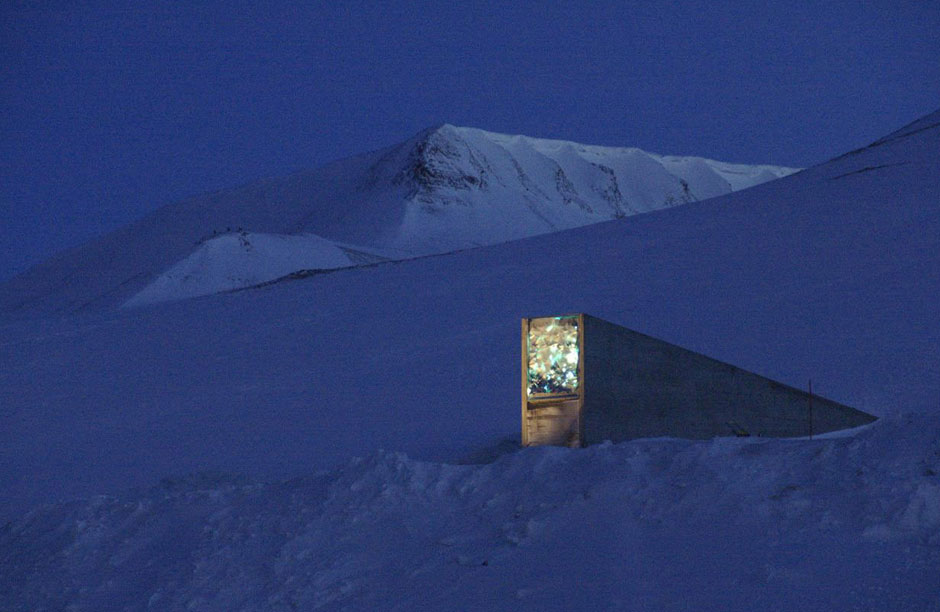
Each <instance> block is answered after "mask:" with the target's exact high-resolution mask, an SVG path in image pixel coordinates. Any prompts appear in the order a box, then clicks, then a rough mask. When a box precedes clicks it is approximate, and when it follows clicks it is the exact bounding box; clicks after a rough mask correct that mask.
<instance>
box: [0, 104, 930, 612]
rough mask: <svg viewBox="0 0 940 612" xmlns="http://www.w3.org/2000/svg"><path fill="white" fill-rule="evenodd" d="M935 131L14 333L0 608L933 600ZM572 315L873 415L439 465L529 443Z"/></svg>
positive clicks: (4, 386) (1, 406)
mask: <svg viewBox="0 0 940 612" xmlns="http://www.w3.org/2000/svg"><path fill="white" fill-rule="evenodd" d="M938 124H940V113H935V114H934V115H931V116H930V117H926V118H924V119H923V120H921V121H919V122H917V123H915V124H913V125H912V126H909V127H908V128H905V129H904V130H901V131H900V132H898V133H895V134H894V135H892V136H891V137H888V138H886V139H883V140H882V141H879V142H877V143H875V144H873V145H872V146H870V147H867V148H864V149H861V150H859V151H854V152H852V153H849V154H846V155H843V156H842V157H840V158H838V159H836V160H833V161H832V162H829V163H827V164H823V165H821V166H818V167H814V168H811V169H808V170H806V171H803V172H800V173H798V174H795V175H793V176H788V177H785V178H783V179H782V180H779V181H773V182H771V183H767V184H765V185H760V186H758V187H755V188H753V189H748V190H747V191H743V192H740V193H732V194H730V195H726V196H723V197H720V198H715V199H712V200H708V201H704V202H699V203H693V204H689V205H686V206H682V207H676V208H672V209H669V210H663V211H658V212H654V213H652V214H646V215H638V216H634V217H630V218H626V219H621V220H615V221H611V222H608V223H600V224H594V225H591V226H588V227H582V228H578V229H573V230H568V231H564V232H558V233H554V234H550V235H546V236H538V237H534V238H529V239H525V240H521V241H515V242H509V243H504V244H499V245H495V246H489V247H486V248H480V249H471V250H466V251H463V252H459V253H452V254H447V255H440V256H433V257H424V258H420V259H415V260H410V261H397V262H391V263H384V264H378V265H375V266H370V267H359V268H351V269H341V270H338V271H335V272H332V273H329V274H318V275H313V276H310V277H307V278H300V279H296V278H295V279H291V280H285V281H283V282H279V283H274V284H269V285H266V286H264V287H260V288H257V289H250V290H245V291H239V292H235V293H228V294H222V295H213V296H208V297H204V298H201V299H196V300H187V301H179V302H172V303H167V304H159V305H155V306H151V307H147V308H138V309H123V310H116V309H111V310H101V309H99V310H95V309H86V310H85V311H84V313H83V314H80V315H76V316H71V317H50V318H30V319H25V320H19V319H7V320H6V321H5V322H3V323H0V419H2V420H0V491H3V495H2V496H0V504H2V506H0V515H2V517H3V518H4V519H10V522H9V523H8V524H6V526H5V527H3V528H2V530H0V564H2V565H0V580H3V581H4V582H2V583H0V598H4V599H0V608H12V609H14V610H16V609H23V610H27V609H30V610H31V609H37V608H41V607H45V608H47V609H67V608H68V606H70V605H71V606H72V609H75V610H94V609H101V608H102V607H110V608H117V609H122V608H124V607H125V606H126V607H128V608H130V609H146V608H147V606H148V605H149V606H150V607H151V609H156V610H181V609H185V608H187V607H191V608H192V609H205V610H230V609H245V610H262V609H268V610H271V609H273V610H278V609H283V610H290V609H323V610H339V609H352V610H356V609H376V608H378V609H400V610H414V609H495V610H509V609H513V610H515V609H520V608H521V609H531V610H545V609H548V610H552V609H566V610H567V609H579V608H581V609H584V608H596V609H616V608H618V607H620V608H624V609H638V610H689V609H728V610H732V611H736V610H740V611H742V612H743V611H745V610H748V611H750V610H754V609H801V610H832V609H837V610H844V609H848V610H851V609H856V610H884V609H903V610H908V609H910V610H935V611H936V610H940V604H938V602H940V582H938V581H937V580H936V576H938V575H940V561H938V558H937V555H938V552H937V551H938V550H940V544H938V539H937V537H938V536H937V529H938V515H940V507H938V490H937V489H938V487H940V480H938V478H940V476H938V464H937V460H938V453H940V442H938V433H940V426H938V420H937V419H938V418H940V414H938V413H940V370H938V369H937V364H938V363H940V325H938V322H940V301H938V299H937V296H938V295H940V172H938V165H937V160H938V159H940V126H938ZM328 238H330V239H333V238H332V237H328ZM349 242H350V243H352V244H362V243H363V242H362V241H355V240H350V241H349ZM78 261H79V260H76V262H78ZM77 265H78V263H76V266H77ZM75 274H76V278H78V277H82V278H86V277H88V278H90V277H92V276H94V274H95V270H94V269H85V268H81V267H79V268H76V271H75ZM6 290H7V291H10V289H9V286H7V288H6ZM11 299H12V298H11ZM579 311H580V312H587V313H590V314H593V315H596V316H599V317H602V318H604V319H607V320H609V321H612V322H614V323H617V324H621V325H625V326H627V327H630V328H632V329H636V330H637V331H639V332H642V333H646V334H650V335H652V336H654V337H658V338H662V339H664V340H666V341H669V342H673V343H676V344H678V345H680V346H684V347H687V348H689V349H691V350H695V351H699V352H702V353H704V354H707V355H710V356H712V357H715V358H717V359H720V360H722V361H726V362H728V363H732V364H734V365H736V366H739V367H742V368H744V369H747V370H750V371H753V372H756V373H759V374H762V375H765V376H768V377H770V378H773V379H776V380H779V381H781V382H784V383H787V384H791V385H793V386H797V387H805V386H806V384H807V381H808V379H812V381H813V390H814V392H817V393H820V394H821V395H823V396H827V397H830V398H832V399H833V400H836V401H840V402H843V403H845V404H848V405H850V406H854V407H857V408H859V409H862V410H865V411H867V412H870V413H873V414H876V415H878V416H881V417H883V418H882V419H881V420H879V421H877V422H876V423H874V424H873V425H871V426H870V427H868V428H865V429H864V430H862V431H860V432H855V433H854V436H853V435H849V436H848V437H843V438H828V437H827V438H826V439H821V440H820V439H817V440H758V439H755V440H735V439H725V440H716V441H705V442H689V441H679V440H646V441H633V442H626V443H623V444H619V445H616V446H600V447H595V448H588V449H580V450H571V449H528V450H525V451H521V452H510V453H508V454H506V455H505V456H503V457H502V458H501V459H499V460H498V461H496V462H495V463H493V464H491V465H488V466H482V467H481V466H456V465H446V464H442V463H441V462H446V463H452V462H456V461H458V460H459V459H461V458H462V457H465V456H468V455H476V456H481V455H483V454H486V451H487V449H488V447H491V446H493V445H497V446H496V447H497V448H505V447H506V446H511V445H507V444H505V443H503V444H502V445H501V446H500V445H498V443H499V441H500V440H505V439H506V438H507V437H512V436H516V435H517V432H518V430H519V403H518V402H519V389H520V387H519V385H520V379H519V377H520V364H519V341H520V340H519V333H520V328H519V320H520V318H521V317H525V316H540V315H547V314H552V313H568V312H579ZM378 449H385V451H386V452H381V453H380V452H378ZM399 452H400V453H406V454H407V456H408V457H410V458H408V459H406V458H404V457H402V456H400V455H398V454H396V453H399ZM353 456H363V457H366V458H365V459H364V460H362V461H352V462H351V457H353ZM318 470H325V471H321V472H318ZM207 471H215V472H223V473H228V474H236V475H239V476H233V477H229V478H223V477H214V476H189V477H187V476H185V475H186V474H192V473H195V472H199V473H202V472H207ZM174 474H176V475H183V476H181V477H179V478H170V479H169V480H168V481H167V482H165V483H164V484H163V485H161V486H159V487H158V488H156V489H152V488H151V487H153V486H154V485H155V483H157V482H159V481H160V479H162V478H165V477H168V476H171V475H174ZM288 479H294V480H288ZM262 482H266V483H268V484H261V483H262ZM129 488H137V491H136V492H133V491H130V492H128V491H127V489H129ZM96 495H104V496H105V497H93V496H96ZM68 500H73V501H68ZM41 503H44V504H47V505H45V506H42V507H37V504H41ZM31 508H32V509H33V510H32V511H31V512H29V513H27V511H28V510H30V509H31ZM0 524H3V523H2V522H0Z"/></svg>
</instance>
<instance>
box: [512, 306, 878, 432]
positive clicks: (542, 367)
mask: <svg viewBox="0 0 940 612" xmlns="http://www.w3.org/2000/svg"><path fill="white" fill-rule="evenodd" d="M874 420H875V417H873V416H872V415H870V414H866V413H864V412H861V411H859V410H855V409H854V408H850V407H848V406H844V405H842V404H839V403H837V402H833V401H831V400H828V399H825V398H822V397H819V396H814V395H811V394H809V393H807V392H805V391H801V390H799V389H795V388H793V387H789V386H787V385H784V384H781V383H778V382H775V381H772V380H770V379H767V378H764V377H762V376H759V375H757V374H752V373H750V372H747V371H745V370H742V369H740V368H736V367H734V366H732V365H728V364H726V363H722V362H720V361H717V360H715V359H711V358H710V357H706V356H704V355H700V354H698V353H694V352H692V351H689V350H686V349H683V348H681V347H678V346H676V345H673V344H669V343H667V342H663V341H662V340H657V339H656V338H652V337H650V336H645V335H643V334H640V333H637V332H634V331H632V330H629V329H627V328H624V327H620V326H619V325H614V324H613V323H608V322H607V321H604V320H602V319H598V318H596V317H592V316H590V315H585V314H568V315H561V316H553V317H536V318H531V319H523V320H522V443H523V445H524V446H538V445H542V444H553V445H560V446H572V447H576V446H584V445H587V444H595V443H598V442H602V441H604V440H612V441H620V440H629V439H634V438H648V437H660V436H669V437H681V438H712V437H716V436H730V435H739V436H740V435H756V436H769V437H787V436H811V435H813V434H817V433H824V432H827V431H833V430H837V429H845V428H848V427H856V426H859V425H864V424H866V423H870V422H872V421H874Z"/></svg>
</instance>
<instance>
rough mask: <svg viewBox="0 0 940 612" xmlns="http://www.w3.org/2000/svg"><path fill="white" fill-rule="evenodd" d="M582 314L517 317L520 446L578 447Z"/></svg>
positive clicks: (581, 401)
mask: <svg viewBox="0 0 940 612" xmlns="http://www.w3.org/2000/svg"><path fill="white" fill-rule="evenodd" d="M582 329H583V321H582V317H581V315H563V316H559V317H540V318H535V319H523V320H522V372H523V374H522V444H523V445H524V446H540V445H543V444H551V445H555V446H572V447H575V446H580V445H581V412H582V408H583V406H584V396H583V394H582V384H581V382H582V380H583V376H582V372H583V369H584V362H583V359H582V352H581V344H582V342H581V331H582Z"/></svg>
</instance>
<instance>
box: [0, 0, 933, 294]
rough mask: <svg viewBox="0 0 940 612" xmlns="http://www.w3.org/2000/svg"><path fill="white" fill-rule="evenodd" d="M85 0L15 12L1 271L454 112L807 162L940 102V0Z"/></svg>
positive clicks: (542, 129) (1, 157)
mask: <svg viewBox="0 0 940 612" xmlns="http://www.w3.org/2000/svg"><path fill="white" fill-rule="evenodd" d="M75 4H77V3H67V2H61V3H60V2H48V3H46V2H35V3H34V2H18V3H15V2H14V3H10V2H4V3H3V6H2V7H0V79H2V85H0V111H2V112H0V235H2V237H3V243H4V244H3V248H2V249H0V280H2V279H6V278H9V277H10V276H11V275H13V274H15V273H17V272H20V271H22V270H24V269H25V268H26V267H27V266H29V265H32V264H34V263H37V262H38V261H39V260H41V259H43V258H45V257H48V256H49V255H51V254H53V253H54V252H56V251H58V250H60V249H62V248H65V247H69V246H74V245H76V244H80V243H82V242H85V241H87V240H89V239H91V238H93V237H95V236H96V235H99V234H101V233H104V232H106V231H109V230H112V229H115V228H117V227H119V226H121V225H124V224H126V223H127V222H129V221H132V220H134V219H136V218H138V217H140V216H142V215H143V214H145V213H147V212H149V211H151V210H153V209H155V208H157V207H159V206H161V205H163V204H166V203H169V202H172V201H174V200H178V199H180V198H182V197H185V196H187V195H193V194H196V193H199V192H203V191H209V190H213V189H218V188H221V187H228V186H234V185H237V184H241V183H245V182H248V181H250V180H253V179H256V178H262V177H265V176H272V175H282V174H286V173H289V172H291V171H293V170H297V169H300V168H309V167H315V166H318V165H321V164H323V163H325V162H328V161H330V160H333V159H337V158H340V157H343V156H347V155H350V154H354V153H358V152H361V151H365V150H371V149H376V148H379V147H382V146H386V145H389V144H393V143H395V142H398V141H400V140H403V139H405V138H407V137H409V136H411V135H413V134H414V133H415V132H417V131H418V130H420V129H422V128H425V127H427V126H430V125H433V124H437V123H441V122H449V123H454V124H457V125H469V126H474V127H480V128H484V129H488V130H493V131H498V132H509V133H522V134H527V135H530V136H541V137H547V138H563V139H568V140H575V141H580V142H585V143H592V144H608V145H624V146H638V147H641V148H643V149H647V150H650V151H655V152H659V153H671V154H691V155H702V156H706V157H713V158H716V159H721V160H726V161H737V162H753V163H777V164H784V165H797V166H802V165H810V164H814V163H818V162H821V161H824V160H826V159H828V158H830V157H832V156H834V155H837V154H839V153H842V152H845V151H846V150H849V149H852V148H855V147H859V146H863V145H865V144H868V143H869V142H870V141H872V140H874V139H876V138H878V137H880V136H882V135H884V134H885V133H887V132H889V131H891V130H893V129H896V128H898V127H900V126H901V125H903V124H905V123H907V122H909V121H912V120H914V119H916V118H918V117H919V116H920V115H923V114H926V113H927V112H930V111H932V110H935V109H936V108H937V107H938V106H940V35H938V32H940V3H938V2H935V1H933V0H926V1H925V0H920V1H913V2H905V1H903V0H902V1H889V0H884V1H881V2H838V1H836V2H822V1H819V2H801V1H798V0H791V1H790V2H785V3H783V2H781V3H755V2H737V3H721V2H719V3H716V2H708V1H681V2H609V3H586V2H579V3H569V4H562V3H552V8H546V7H545V6H543V5H542V4H543V3H521V2H514V3H499V2H494V3H485V2H476V3H455V2H441V3H437V2H435V3H417V2H414V3H396V4H395V7H396V8H387V7H385V6H383V5H384V4H385V3H375V2H335V1H334V2H329V3H294V2H265V3H260V2H245V3H240V2H232V1H226V2H212V3H198V6H197V7H193V6H190V3H178V4H170V3H143V2H140V3H138V2H130V3H129V2H113V3H82V6H81V7H80V8H77V7H75ZM295 4H304V7H303V8H298V7H297V6H295ZM49 5H53V6H59V7H60V8H48V7H49ZM506 5H508V8H507V6H506ZM470 6H472V7H473V8H469V7H470ZM61 7H66V8H61ZM128 7H133V8H128Z"/></svg>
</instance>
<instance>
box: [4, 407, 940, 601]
mask: <svg viewBox="0 0 940 612" xmlns="http://www.w3.org/2000/svg"><path fill="white" fill-rule="evenodd" d="M899 439H903V440H904V441H905V443H904V444H897V440H899ZM938 473H940V418H938V417H937V416H929V417H928V416H918V417H916V418H915V417H910V416H908V417H896V418H892V419H889V420H887V421H886V420H882V421H880V422H878V423H876V424H874V425H872V426H869V427H867V428H863V429H862V430H860V431H859V432H858V433H857V435H856V436H854V437H843V438H829V439H821V440H820V439H817V440H805V439H804V440H780V439H716V440H713V441H686V440H675V439H656V440H639V441H633V442H627V443H622V444H618V445H611V444H603V445H599V446H595V447H590V448H587V449H582V450H570V449H562V448H552V447H542V448H533V449H526V450H523V451H520V452H516V453H512V454H509V455H505V456H503V457H501V458H500V459H498V460H497V461H495V462H494V463H491V464H489V465H482V466H471V465H446V464H438V463H423V462H418V461H414V460H410V459H408V458H407V457H405V456H404V455H401V454H396V453H383V452H379V453H377V454H374V455H372V456H370V457H368V458H365V459H354V460H352V461H351V462H349V463H347V464H346V465H345V467H342V468H340V469H337V470H335V471H332V472H326V473H320V474H318V475H314V476H309V477H306V478H300V479H295V480H291V481H286V482H279V483H274V484H260V483H253V482H249V481H246V480H240V479H238V478H234V477H224V476H213V475H197V476H190V477H186V478H180V479H167V480H164V481H163V482H162V483H161V484H160V485H159V486H157V487H155V488H154V489H152V490H150V491H149V492H147V493H145V494H143V495H139V496H134V495H132V496H128V497H125V498H114V497H96V498H93V499H91V500H86V501H81V502H73V503H69V504H62V505H51V506H45V507H43V508H40V509H38V510H35V511H33V512H32V513H30V514H29V515H27V516H25V517H24V518H22V519H20V520H18V521H16V522H14V523H11V524H8V525H7V526H6V527H5V528H4V529H3V531H2V532H0V607H2V608H3V609H7V610H27V609H29V610H32V609H66V608H67V609H70V610H100V609H154V610H184V609H199V610H226V611H227V610H235V609H238V610H295V609H303V610H339V609H342V610H377V609H386V610H388V609H395V610H539V611H545V610H574V609H579V610H587V609H598V610H607V609H631V610H689V609H701V610H718V609H721V610H729V611H734V610H742V611H743V610H748V611H750V610H760V609H768V610H769V609H781V610H836V609H838V610H924V609H938V608H937V606H938V602H940V599H938V594H940V584H938V583H937V581H936V577H937V575H940V480H938ZM930 606H933V607H930Z"/></svg>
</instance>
